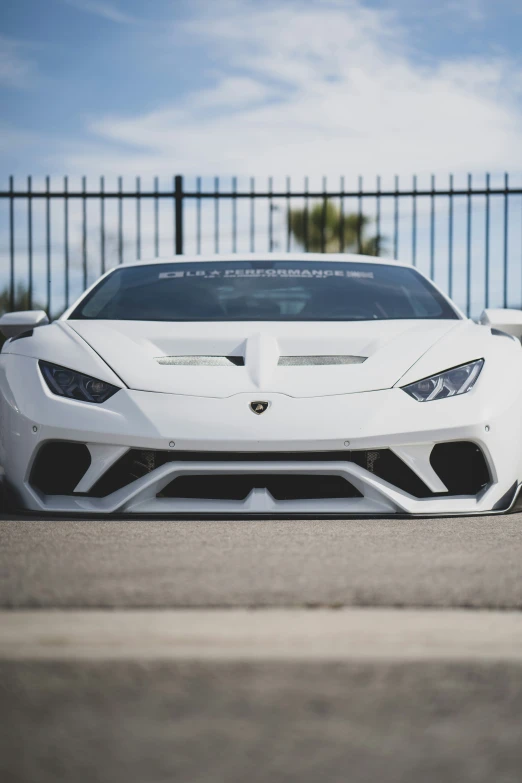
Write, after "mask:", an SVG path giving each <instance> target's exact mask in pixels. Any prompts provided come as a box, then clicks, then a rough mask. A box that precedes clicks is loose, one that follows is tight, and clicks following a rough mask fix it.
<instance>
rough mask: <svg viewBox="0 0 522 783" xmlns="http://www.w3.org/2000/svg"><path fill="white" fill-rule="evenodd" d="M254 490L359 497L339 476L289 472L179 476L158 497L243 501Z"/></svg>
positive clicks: (294, 496)
mask: <svg viewBox="0 0 522 783" xmlns="http://www.w3.org/2000/svg"><path fill="white" fill-rule="evenodd" d="M253 489H267V490H268V491H269V492H270V494H271V495H272V497H273V498H274V500H334V499H343V498H360V497H362V495H361V493H360V492H359V491H358V490H357V489H356V488H355V487H354V486H352V484H350V483H349V482H348V481H346V480H345V479H344V478H342V477H341V476H310V475H301V476H299V475H290V474H281V473H278V474H273V475H270V474H265V475H260V474H255V473H252V474H244V475H237V474H230V473H222V474H216V475H214V476H212V475H200V476H179V477H178V478H176V479H174V481H171V482H170V484H168V485H167V486H166V487H165V488H164V489H163V490H162V491H161V492H160V493H158V497H160V498H161V497H163V498H187V499H190V498H197V499H198V500H245V498H246V497H248V495H249V494H250V493H251V492H252V490H253Z"/></svg>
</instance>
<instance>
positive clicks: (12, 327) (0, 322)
mask: <svg viewBox="0 0 522 783" xmlns="http://www.w3.org/2000/svg"><path fill="white" fill-rule="evenodd" d="M48 323H49V319H48V318H47V314H46V313H44V311H43V310H22V311H21V312H19V313H4V315H3V316H2V317H1V318H0V332H2V334H3V335H4V337H16V336H17V335H19V334H22V332H27V331H28V329H34V328H36V327H37V326H45V325H46V324H48Z"/></svg>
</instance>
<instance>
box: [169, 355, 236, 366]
mask: <svg viewBox="0 0 522 783" xmlns="http://www.w3.org/2000/svg"><path fill="white" fill-rule="evenodd" d="M156 361H157V362H158V364H166V365H177V366H182V367H243V366H244V364H245V360H244V359H243V357H242V356H158V357H156Z"/></svg>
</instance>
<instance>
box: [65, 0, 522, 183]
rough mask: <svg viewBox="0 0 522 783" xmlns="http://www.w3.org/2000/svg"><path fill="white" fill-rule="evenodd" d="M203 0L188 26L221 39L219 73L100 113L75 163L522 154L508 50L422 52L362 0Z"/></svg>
mask: <svg viewBox="0 0 522 783" xmlns="http://www.w3.org/2000/svg"><path fill="white" fill-rule="evenodd" d="M192 7H193V8H194V9H195V13H194V17H193V18H192V19H191V20H190V21H188V22H187V23H186V25H185V29H184V33H185V35H186V36H187V38H190V39H191V40H193V42H194V44H195V45H199V46H205V47H210V49H211V50H212V51H213V53H214V55H215V58H216V60H217V62H218V63H219V66H220V69H221V70H220V73H218V74H216V75H215V82H214V86H213V87H212V88H211V89H205V90H204V91H197V92H194V93H192V94H191V95H190V96H189V97H188V98H187V99H185V100H184V101H183V102H182V103H178V104H177V105H171V106H169V105H167V106H163V107H161V108H159V109H157V110H156V111H154V112H150V113H147V114H142V115H139V114H138V115H136V116H134V117H126V118H124V117H103V118H99V119H95V120H93V121H92V123H91V126H90V129H91V131H92V133H93V134H94V137H95V138H97V139H98V142H97V144H96V146H95V148H94V149H93V147H92V146H91V147H90V149H88V150H87V149H86V150H81V149H77V148H76V149H75V150H74V151H73V152H72V153H70V154H69V155H68V156H67V159H66V161H65V168H67V169H72V170H76V171H78V170H80V169H81V170H82V171H89V172H90V171H92V172H93V173H101V172H105V173H109V174H110V173H123V174H126V173H129V174H130V173H132V174H135V173H144V174H146V173H158V172H159V173H161V172H162V171H166V170H168V171H169V172H173V171H181V172H185V173H187V174H196V173H207V174H210V173H217V174H238V175H244V174H250V173H253V174H256V173H261V174H266V175H268V174H274V175H284V174H297V175H301V176H302V175H303V174H304V173H309V174H311V175H321V174H328V175H335V176H338V175H339V174H340V173H343V174H347V175H355V174H358V173H364V174H374V173H382V174H384V175H386V174H393V173H403V172H413V171H417V172H419V173H423V172H429V171H434V172H437V173H442V172H447V171H450V170H454V171H456V172H465V171H484V170H485V169H491V170H492V171H497V170H501V169H503V168H509V169H514V168H519V167H520V166H521V164H522V152H521V147H520V133H521V130H522V110H521V103H520V87H521V83H520V79H513V73H514V72H515V68H514V64H513V63H511V62H509V61H508V60H506V59H502V58H496V59H493V58H491V57H488V56H485V57H483V58H480V57H476V58H473V59H469V58H468V59H460V60H459V59H448V60H442V61H440V62H439V63H437V64H436V65H432V66H427V65H422V66H421V65H419V64H418V62H419V61H420V59H421V58H416V57H415V47H414V44H415V42H414V41H411V40H409V39H408V35H407V31H406V30H405V29H403V28H402V27H401V26H400V25H399V24H398V22H397V20H396V19H395V18H394V17H393V16H392V15H391V14H390V13H388V12H384V11H378V10H370V9H368V8H366V7H364V6H363V5H362V4H361V3H360V2H357V1H356V0H318V2H315V3H314V4H310V3H308V2H305V0H295V1H294V2H292V1H291V0H290V2H286V3H285V4H281V3H280V2H279V3H277V4H276V3H273V2H266V3H263V4H262V5H261V4H260V3H255V2H252V1H251V0H223V1H222V2H220V3H216V4H211V3H208V2H205V3H195V4H194V5H193V6H192ZM416 59H417V63H416Z"/></svg>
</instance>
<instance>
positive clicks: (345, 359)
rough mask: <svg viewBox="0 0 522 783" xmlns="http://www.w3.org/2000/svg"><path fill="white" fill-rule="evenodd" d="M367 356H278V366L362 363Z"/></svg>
mask: <svg viewBox="0 0 522 783" xmlns="http://www.w3.org/2000/svg"><path fill="white" fill-rule="evenodd" d="M367 358H368V357H367V356H280V357H279V361H278V365H279V366H280V367H310V366H313V365H326V364H362V363H363V362H365V361H366V359H367Z"/></svg>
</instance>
